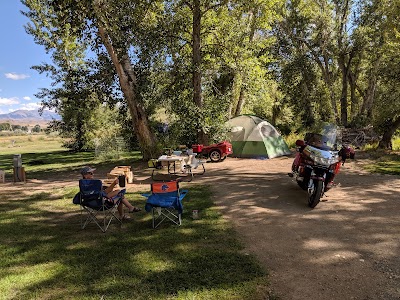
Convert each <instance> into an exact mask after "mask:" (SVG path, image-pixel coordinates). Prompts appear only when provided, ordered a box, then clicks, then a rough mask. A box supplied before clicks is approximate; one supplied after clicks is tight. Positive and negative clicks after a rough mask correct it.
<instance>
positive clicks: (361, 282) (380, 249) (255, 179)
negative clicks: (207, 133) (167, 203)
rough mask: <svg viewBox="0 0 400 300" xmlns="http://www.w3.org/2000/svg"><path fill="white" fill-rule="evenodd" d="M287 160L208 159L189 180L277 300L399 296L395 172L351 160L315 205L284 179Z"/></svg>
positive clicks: (399, 207)
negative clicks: (208, 191) (264, 275)
mask: <svg viewBox="0 0 400 300" xmlns="http://www.w3.org/2000/svg"><path fill="white" fill-rule="evenodd" d="M292 160H293V158H292V157H281V158H275V159H271V160H255V159H237V158H228V159H227V160H226V161H224V162H221V163H208V164H207V165H206V169H207V172H206V174H205V175H203V176H197V177H195V180H194V182H201V183H207V184H210V185H212V187H213V190H214V192H215V202H216V203H217V205H218V206H219V207H220V209H221V211H222V213H223V215H224V216H225V217H226V218H228V219H229V220H231V221H232V222H233V223H234V226H235V227H236V229H237V232H238V233H239V235H240V236H241V238H242V241H243V242H244V244H245V245H246V250H245V251H247V252H249V253H252V254H254V255H255V256H256V257H257V258H258V260H259V261H260V263H261V264H262V265H263V266H264V267H265V268H266V269H267V270H268V271H269V274H270V289H271V291H272V293H273V295H275V296H276V297H278V298H279V299H290V300H294V299H301V300H304V299H308V300H313V299H315V300H324V299H387V300H390V299H400V248H399V246H400V245H399V242H400V218H399V212H400V177H399V176H390V175H379V174H369V173H367V172H365V171H362V168H361V167H360V164H361V163H362V161H361V160H360V161H357V159H356V161H351V162H348V163H346V164H345V166H344V167H342V170H341V173H339V175H338V176H337V180H336V182H337V183H340V185H339V186H337V187H335V188H334V189H332V190H330V191H329V192H328V193H327V197H324V198H323V200H327V201H323V202H320V204H318V206H317V207H316V208H315V209H310V208H309V207H308V206H307V193H306V192H304V191H303V190H301V189H300V188H299V187H298V186H297V184H296V183H295V181H294V180H293V179H291V178H289V177H288V176H287V172H289V170H290V166H291V164H292Z"/></svg>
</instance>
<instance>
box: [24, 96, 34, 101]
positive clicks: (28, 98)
mask: <svg viewBox="0 0 400 300" xmlns="http://www.w3.org/2000/svg"><path fill="white" fill-rule="evenodd" d="M23 99H24V100H26V101H31V100H32V99H31V97H29V96H25V97H24V98H23Z"/></svg>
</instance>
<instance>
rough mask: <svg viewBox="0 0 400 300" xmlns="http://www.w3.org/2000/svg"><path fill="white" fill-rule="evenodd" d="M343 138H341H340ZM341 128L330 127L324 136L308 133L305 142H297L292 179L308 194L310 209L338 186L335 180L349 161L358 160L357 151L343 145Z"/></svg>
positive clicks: (324, 130) (322, 131) (321, 133)
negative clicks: (349, 159) (355, 155)
mask: <svg viewBox="0 0 400 300" xmlns="http://www.w3.org/2000/svg"><path fill="white" fill-rule="evenodd" d="M339 136H340V135H339ZM339 136H338V128H337V127H336V126H334V125H329V124H327V125H326V126H324V128H322V130H321V131H320V133H311V132H310V133H307V134H306V136H305V138H304V140H297V141H296V145H297V147H298V152H297V154H296V157H295V159H294V162H293V164H292V172H291V173H288V175H289V176H290V177H295V179H296V181H297V183H298V185H299V186H300V187H301V188H302V189H303V190H305V191H307V192H308V206H310V207H311V208H314V207H315V206H317V204H318V203H319V201H320V199H321V197H322V196H323V195H324V194H325V193H326V192H327V191H328V190H329V189H330V188H331V187H333V186H334V182H333V179H334V178H335V176H336V175H337V174H338V173H339V170H340V166H341V165H343V164H344V162H345V161H346V158H354V150H353V149H352V148H350V147H347V146H345V145H342V147H341V149H340V150H339V149H338V144H339V143H340V139H339Z"/></svg>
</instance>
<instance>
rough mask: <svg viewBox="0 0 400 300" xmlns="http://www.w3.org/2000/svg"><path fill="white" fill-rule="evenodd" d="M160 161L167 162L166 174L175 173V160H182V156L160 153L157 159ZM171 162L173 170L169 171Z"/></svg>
mask: <svg viewBox="0 0 400 300" xmlns="http://www.w3.org/2000/svg"><path fill="white" fill-rule="evenodd" d="M157 160H158V161H160V162H167V164H168V174H176V162H177V161H179V162H182V161H183V160H184V157H183V156H178V155H161V156H160V157H159V158H158V159H157ZM171 164H172V165H173V166H174V172H173V173H171V171H170V167H171Z"/></svg>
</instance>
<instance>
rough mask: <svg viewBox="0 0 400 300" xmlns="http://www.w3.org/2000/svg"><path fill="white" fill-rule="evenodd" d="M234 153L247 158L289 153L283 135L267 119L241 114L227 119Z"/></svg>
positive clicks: (269, 156) (272, 156)
mask: <svg viewBox="0 0 400 300" xmlns="http://www.w3.org/2000/svg"><path fill="white" fill-rule="evenodd" d="M226 125H227V126H228V127H229V128H230V132H229V135H228V137H229V139H230V142H231V143H232V148H233V155H234V156H236V157H247V158H274V157H278V156H282V155H289V154H290V150H289V147H288V146H287V144H286V142H285V141H284V140H283V138H282V136H281V135H280V134H279V132H278V131H277V130H276V129H275V127H274V126H272V125H271V124H270V123H268V122H267V121H264V120H262V119H260V118H258V117H256V116H251V115H241V116H238V117H235V118H232V119H230V120H229V121H227V124H226Z"/></svg>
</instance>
